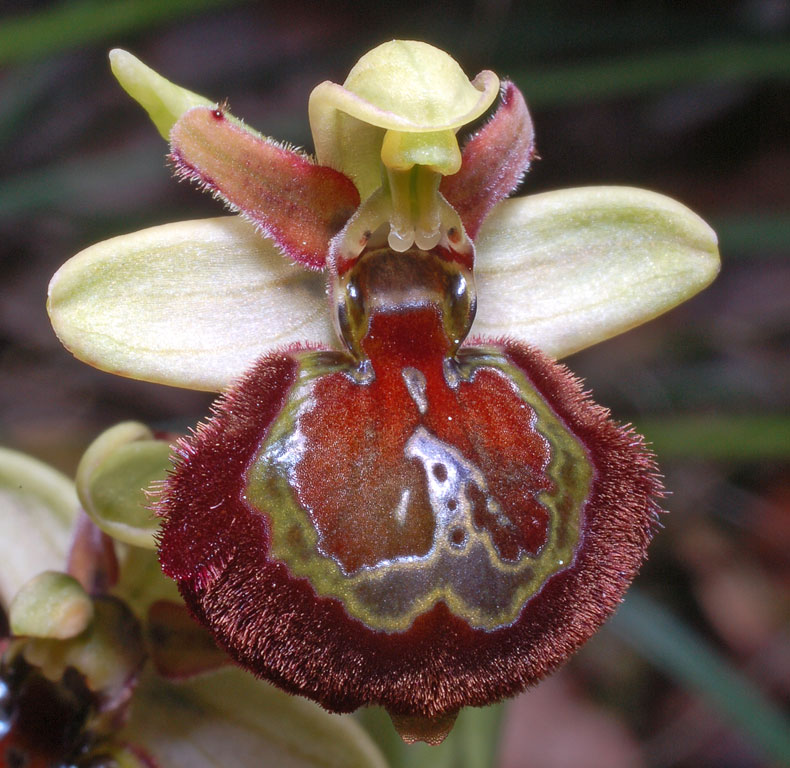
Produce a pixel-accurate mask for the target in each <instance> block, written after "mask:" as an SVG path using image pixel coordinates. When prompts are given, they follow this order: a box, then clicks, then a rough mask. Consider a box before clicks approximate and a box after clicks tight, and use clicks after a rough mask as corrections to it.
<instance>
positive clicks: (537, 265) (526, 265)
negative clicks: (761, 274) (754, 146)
mask: <svg viewBox="0 0 790 768" xmlns="http://www.w3.org/2000/svg"><path fill="white" fill-rule="evenodd" d="M475 246H476V249H477V258H476V263H475V276H476V283H477V290H478V307H477V317H476V319H475V323H474V325H473V326H472V334H473V335H481V336H483V335H484V336H501V335H508V336H514V337H516V338H519V339H522V340H523V341H527V342H529V343H530V344H534V345H535V346H537V347H539V348H540V349H542V350H543V351H544V352H547V353H548V354H550V355H552V356H553V357H563V356H564V355H569V354H571V353H573V352H576V351H577V350H580V349H583V348H584V347H588V346H590V345H592V344H595V343H597V342H599V341H603V340H604V339H608V338H609V337H611V336H614V335H616V334H618V333H622V332H623V331H627V330H628V329H629V328H633V327H634V326H636V325H639V324H640V323H643V322H645V321H647V320H650V319H652V318H654V317H656V316H657V315H660V314H661V313H662V312H666V311H667V310H668V309H671V308H672V307H674V306H676V305H677V304H680V303H681V302H682V301H685V300H686V299H688V298H690V297H691V296H693V295H694V294H695V293H697V292H698V291H700V290H702V289H703V288H704V287H705V286H707V285H708V284H709V283H710V282H711V281H712V280H713V278H714V277H715V276H716V274H717V273H718V271H719V254H718V248H717V241H716V234H715V233H714V232H713V230H712V229H711V228H710V227H709V226H708V225H707V224H706V223H705V222H704V221H703V220H702V219H701V218H700V217H699V216H697V215H696V214H695V213H693V212H692V211H690V210H689V209H688V208H686V207H685V206H683V205H681V204H680V203H678V202H676V201H675V200H671V199H670V198H668V197H665V196H663V195H659V194H657V193H655V192H648V191H646V190H642V189H632V188H629V187H582V188H578V189H566V190H560V191H557V192H547V193H545V194H540V195H533V196H531V197H524V198H516V199H512V200H505V201H504V202H502V203H500V204H499V205H498V206H497V207H496V208H495V209H494V211H493V212H492V213H491V215H490V216H489V217H488V218H487V219H486V220H485V222H484V224H483V226H482V228H481V230H480V233H479V235H478V237H477V239H476V241H475Z"/></svg>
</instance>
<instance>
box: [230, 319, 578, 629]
mask: <svg viewBox="0 0 790 768" xmlns="http://www.w3.org/2000/svg"><path fill="white" fill-rule="evenodd" d="M432 324H433V325H438V316H437V315H436V313H435V311H431V310H422V311H420V310H417V311H412V312H408V313H401V314H399V315H393V316H387V315H384V316H381V317H380V318H377V322H376V323H374V326H373V328H372V330H371V335H373V336H374V337H375V339H374V342H375V343H374V342H371V343H368V344H366V347H367V349H368V350H369V352H370V353H371V360H372V362H373V369H374V371H375V376H374V377H373V378H372V380H369V381H365V382H362V383H360V382H359V381H358V380H357V379H356V378H355V377H354V375H353V368H352V366H351V364H350V363H349V361H348V360H347V359H343V358H339V359H335V360H331V359H329V360H328V359H327V356H326V355H325V354H321V353H310V352H308V353H303V354H302V355H300V356H299V358H298V364H299V369H298V374H297V380H296V383H295V385H294V387H293V388H292V390H291V392H290V393H289V395H288V402H287V405H286V407H285V408H284V409H283V410H282V411H281V413H280V414H279V416H278V417H277V418H276V419H275V421H274V422H273V423H272V425H271V427H270V429H269V431H268V434H267V436H266V439H265V440H264V442H263V444H262V445H261V447H260V449H259V450H258V451H257V454H256V456H255V459H254V461H253V463H252V464H251V466H250V468H249V470H248V472H247V481H246V487H245V495H246V498H247V501H248V503H249V504H250V505H251V506H252V507H253V508H254V509H255V510H257V511H259V512H260V513H261V514H262V515H264V517H265V518H266V519H267V520H268V521H269V524H270V526H271V536H272V543H271V555H272V557H273V558H275V559H277V560H280V561H281V562H283V563H284V564H285V565H286V566H287V567H288V569H289V571H290V572H291V573H292V575H293V576H296V577H302V578H306V579H308V580H309V582H310V584H311V585H312V587H313V589H314V590H315V592H316V594H317V595H319V596H321V597H329V598H335V599H337V600H339V601H340V602H341V603H342V605H343V607H344V608H345V610H346V611H347V612H348V614H349V615H350V616H352V617H353V618H356V619H358V620H360V621H362V622H363V623H364V624H365V625H366V626H367V627H369V628H370V629H373V630H384V631H387V632H399V631H405V630H407V629H408V628H409V627H410V626H411V624H412V623H413V621H414V619H415V618H416V617H417V616H419V615H420V614H422V613H426V612H427V611H429V610H430V609H431V608H433V607H434V606H435V605H436V604H437V603H439V602H444V603H445V604H446V605H447V607H448V608H449V609H450V611H451V612H452V613H453V614H454V615H456V616H457V617H459V618H461V619H463V620H464V621H465V622H466V623H468V624H469V625H470V626H471V627H474V628H475V629H483V630H489V631H490V630H495V629H499V628H502V627H504V626H507V625H509V624H511V623H512V622H513V621H515V620H516V619H517V618H518V616H519V614H520V612H521V610H522V608H523V606H524V604H525V603H526V602H527V601H528V600H529V599H530V597H532V596H533V595H534V594H535V593H536V592H537V591H538V590H540V588H541V586H542V585H543V584H544V583H545V581H546V580H547V579H548V578H549V577H550V576H551V575H553V574H554V573H557V572H558V571H561V570H563V569H564V568H567V567H568V566H569V565H570V564H571V563H572V561H573V557H574V552H575V547H576V544H577V543H578V540H579V535H580V524H581V517H582V515H583V510H584V503H585V500H586V498H587V495H588V493H589V488H590V482H591V478H592V475H593V470H592V467H591V465H590V462H589V459H588V457H587V453H586V450H585V448H584V446H583V445H582V444H581V442H580V441H579V440H578V438H576V437H575V436H574V435H573V434H572V433H570V432H569V430H568V428H567V427H566V426H565V425H564V424H563V423H562V421H561V420H560V419H559V418H558V417H557V415H556V413H555V412H554V411H553V410H552V408H551V405H550V404H549V403H547V402H546V400H545V399H544V398H543V397H542V396H541V395H540V394H539V393H538V392H537V391H536V390H535V389H534V387H533V386H532V384H531V383H530V382H529V380H528V378H527V377H526V376H525V375H524V373H523V372H522V371H521V370H519V369H518V368H517V367H516V366H514V365H513V363H512V362H510V361H509V360H508V359H507V357H506V356H505V355H504V354H503V353H502V352H501V351H500V350H499V349H497V348H494V347H489V348H468V349H465V350H464V352H463V354H462V355H461V356H460V357H459V358H457V359H456V358H442V357H441V356H439V357H438V359H437V357H435V356H431V355H430V354H429V353H430V352H433V353H434V354H435V353H436V352H437V351H439V350H436V349H433V350H431V349H430V343H431V338H432V337H433V338H438V337H439V334H438V333H436V332H435V331H434V332H432V331H431V325H432ZM414 326H417V327H418V328H420V327H421V329H422V332H423V333H424V336H423V338H424V340H425V342H424V345H423V349H422V351H420V352H416V353H411V352H410V351H409V350H408V348H406V347H405V346H402V347H401V348H400V349H399V354H397V355H394V356H393V355H392V352H393V349H392V348H393V347H394V346H397V345H398V339H399V337H402V336H403V334H404V333H408V332H410V331H411V332H413V327H414ZM382 348H386V349H387V350H388V352H389V355H388V356H387V357H379V356H378V354H377V353H378V352H379V351H380V350H381V349H382ZM392 357H395V362H393V360H392ZM404 363H410V364H409V365H406V364H404ZM450 372H452V373H450Z"/></svg>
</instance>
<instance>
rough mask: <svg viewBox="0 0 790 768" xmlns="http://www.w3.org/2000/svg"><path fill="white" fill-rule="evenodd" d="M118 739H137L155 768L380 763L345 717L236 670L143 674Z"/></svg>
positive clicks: (340, 767)
mask: <svg viewBox="0 0 790 768" xmlns="http://www.w3.org/2000/svg"><path fill="white" fill-rule="evenodd" d="M120 738H124V739H126V740H128V741H129V742H131V743H136V744H140V745H141V746H142V747H143V748H144V749H145V751H146V752H147V753H148V754H149V755H150V756H151V757H152V758H153V759H154V760H155V761H156V764H157V765H158V766H160V768H227V767H228V766H238V767H239V768H246V767H247V766H249V768H253V766H256V767H257V766H277V768H314V767H319V766H320V768H385V763H384V759H383V758H382V757H381V754H380V753H379V751H378V750H377V748H376V747H375V746H374V745H373V743H372V742H371V740H370V738H369V737H368V736H367V734H366V733H365V732H364V731H363V730H362V728H361V727H360V726H358V725H357V724H356V723H355V722H354V721H353V720H351V719H350V718H349V717H347V716H343V717H341V716H338V715H330V714H328V713H327V712H325V711H324V710H322V709H321V708H320V707H318V706H317V705H315V704H313V703H311V702H309V701H307V700H305V699H302V698H298V697H296V696H289V695H288V694H286V693H283V692H282V691H279V690H277V689H276V688H274V687H272V686H271V685H269V684H267V683H264V682H261V681H259V680H256V679H255V678H253V677H252V676H251V675H249V674H247V673H245V672H242V671H241V670H239V669H223V670H219V671H217V672H213V673H211V674H208V675H204V676H202V677H199V678H195V679H192V680H189V681H187V682H184V683H170V682H167V681H165V680H164V679H163V678H161V677H155V676H154V675H151V674H149V675H147V676H145V677H144V678H143V680H142V682H141V684H140V685H139V687H138V688H137V689H136V691H135V695H134V700H133V702H132V708H131V718H130V721H129V723H128V725H127V727H126V729H125V730H124V731H123V732H122V733H121V734H120Z"/></svg>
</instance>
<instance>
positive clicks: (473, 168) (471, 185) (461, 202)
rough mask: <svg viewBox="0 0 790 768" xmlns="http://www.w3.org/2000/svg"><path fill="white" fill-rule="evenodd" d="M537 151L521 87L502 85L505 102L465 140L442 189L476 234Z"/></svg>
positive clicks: (473, 235) (515, 185)
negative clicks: (458, 164) (458, 162)
mask: <svg viewBox="0 0 790 768" xmlns="http://www.w3.org/2000/svg"><path fill="white" fill-rule="evenodd" d="M534 154H535V132H534V129H533V127H532V118H531V117H530V115H529V111H528V110H527V105H526V103H525V102H524V97H523V96H522V95H521V91H519V89H518V88H516V86H515V85H513V83H511V82H509V81H506V82H504V83H503V84H502V103H501V105H500V106H499V108H498V109H497V111H496V113H495V114H494V116H493V117H492V118H491V120H489V121H488V123H486V125H485V126H483V128H482V129H481V130H480V131H478V132H477V133H476V134H475V135H474V136H472V138H470V139H469V141H468V142H467V143H466V144H465V145H464V148H463V153H462V160H461V170H460V171H459V172H458V173H456V174H454V175H452V176H445V177H444V178H443V179H442V184H441V187H440V191H441V193H442V194H443V195H444V196H445V197H446V198H447V201H448V202H449V203H450V205H452V206H453V208H455V210H456V211H458V214H459V216H460V217H461V221H462V222H463V223H464V227H465V228H466V233H467V234H468V235H469V237H471V238H474V237H475V236H476V235H477V232H478V230H479V229H480V225H481V224H482V223H483V219H485V217H486V216H487V215H488V213H489V211H490V210H491V209H492V208H493V207H494V206H495V205H496V204H497V203H498V202H499V201H500V200H502V199H504V198H505V197H507V196H508V195H510V194H512V193H513V192H514V191H515V190H516V187H518V185H519V184H520V183H521V180H522V179H523V178H524V174H525V173H526V172H527V170H528V169H529V165H530V162H531V161H532V158H533V156H534Z"/></svg>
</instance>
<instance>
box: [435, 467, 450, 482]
mask: <svg viewBox="0 0 790 768" xmlns="http://www.w3.org/2000/svg"><path fill="white" fill-rule="evenodd" d="M433 476H434V477H435V478H436V479H437V480H438V481H439V482H440V483H443V482H444V481H445V480H446V479H447V467H445V466H444V464H434V465H433Z"/></svg>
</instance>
